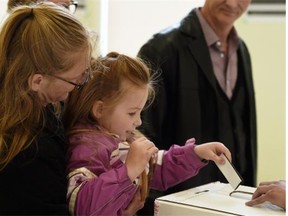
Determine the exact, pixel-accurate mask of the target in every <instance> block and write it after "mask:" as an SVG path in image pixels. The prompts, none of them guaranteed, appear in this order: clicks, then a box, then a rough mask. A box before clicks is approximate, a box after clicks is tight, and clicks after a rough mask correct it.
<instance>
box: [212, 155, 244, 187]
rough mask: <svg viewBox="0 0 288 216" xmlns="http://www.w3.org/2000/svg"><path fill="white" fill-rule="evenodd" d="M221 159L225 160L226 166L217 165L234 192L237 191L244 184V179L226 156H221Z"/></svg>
mask: <svg viewBox="0 0 288 216" xmlns="http://www.w3.org/2000/svg"><path fill="white" fill-rule="evenodd" d="M220 157H222V158H223V159H224V160H225V164H217V163H216V165H217V166H218V168H219V169H220V170H221V172H222V173H223V175H224V176H225V178H226V179H227V181H228V182H229V184H230V185H231V187H232V188H233V190H236V189H237V187H238V186H239V185H240V183H241V182H242V178H241V176H240V175H239V174H238V172H237V171H236V170H235V168H234V167H233V165H232V164H231V163H230V161H229V160H228V159H227V157H226V156H225V155H224V154H221V155H220Z"/></svg>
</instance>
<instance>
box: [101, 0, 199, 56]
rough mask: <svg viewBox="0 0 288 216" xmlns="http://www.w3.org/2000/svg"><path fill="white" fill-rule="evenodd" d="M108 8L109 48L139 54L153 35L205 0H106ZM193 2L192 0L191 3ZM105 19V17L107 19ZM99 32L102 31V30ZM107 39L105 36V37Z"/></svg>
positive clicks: (107, 49) (104, 2)
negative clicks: (142, 46) (140, 49)
mask: <svg viewBox="0 0 288 216" xmlns="http://www.w3.org/2000/svg"><path fill="white" fill-rule="evenodd" d="M102 2H103V4H107V7H108V14H107V15H108V20H106V21H105V22H107V25H106V28H107V29H106V30H105V29H104V31H107V41H106V43H107V44H104V46H106V47H107V48H106V49H104V50H103V53H104V54H106V53H107V52H108V51H113V50H117V51H118V52H122V53H125V54H128V55H136V54H137V52H138V50H139V48H140V46H141V45H143V44H144V43H145V42H146V41H147V40H148V39H149V38H150V37H151V35H152V34H154V33H156V32H158V31H160V30H162V29H163V28H165V27H167V26H170V25H171V24H174V23H176V22H178V21H179V20H180V19H181V18H182V17H183V16H184V15H186V14H188V13H189V11H190V10H191V8H192V7H196V6H199V5H202V4H203V2H204V1H203V0H193V1H191V0H109V1H106V0H103V1H102ZM191 2H192V3H191ZM104 19H105V18H104ZM101 21H103V20H101ZM100 33H103V29H102V31H101V32H100ZM103 40H104V38H103Z"/></svg>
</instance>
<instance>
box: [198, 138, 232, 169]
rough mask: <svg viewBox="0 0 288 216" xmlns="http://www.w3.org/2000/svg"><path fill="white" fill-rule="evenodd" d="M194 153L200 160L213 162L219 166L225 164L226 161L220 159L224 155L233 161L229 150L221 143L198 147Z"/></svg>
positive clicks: (205, 144)
mask: <svg viewBox="0 0 288 216" xmlns="http://www.w3.org/2000/svg"><path fill="white" fill-rule="evenodd" d="M194 151H195V153H196V154H197V156H198V157H199V158H200V159H205V160H212V161H214V162H215V163H218V164H224V163H225V161H224V159H223V158H221V157H220V155H221V154H222V153H223V154H225V156H226V157H227V158H228V160H229V161H230V162H231V161H232V158H231V153H230V151H229V149H228V148H227V147H226V146H225V145H223V144H222V143H220V142H210V143H204V144H201V145H196V146H195V148H194Z"/></svg>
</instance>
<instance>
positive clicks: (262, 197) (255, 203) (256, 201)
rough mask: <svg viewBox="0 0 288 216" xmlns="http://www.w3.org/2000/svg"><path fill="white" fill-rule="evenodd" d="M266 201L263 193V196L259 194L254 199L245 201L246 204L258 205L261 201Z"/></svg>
mask: <svg viewBox="0 0 288 216" xmlns="http://www.w3.org/2000/svg"><path fill="white" fill-rule="evenodd" d="M266 201H268V199H267V196H266V195H263V196H259V197H257V198H255V199H252V200H250V201H248V202H246V205H248V206H254V205H259V204H261V203H264V202H266Z"/></svg>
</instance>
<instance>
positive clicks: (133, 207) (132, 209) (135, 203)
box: [124, 190, 145, 216]
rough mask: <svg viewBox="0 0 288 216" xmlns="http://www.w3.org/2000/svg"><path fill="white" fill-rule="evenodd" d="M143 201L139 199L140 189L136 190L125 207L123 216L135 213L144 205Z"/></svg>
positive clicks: (130, 215)
mask: <svg viewBox="0 0 288 216" xmlns="http://www.w3.org/2000/svg"><path fill="white" fill-rule="evenodd" d="M144 203H145V201H144V200H143V201H141V193H140V190H138V191H137V193H136V194H135V195H134V198H133V200H132V201H131V203H130V204H129V206H128V207H127V208H126V209H125V211H124V216H132V215H135V214H136V212H137V211H139V210H140V209H142V208H143V207H144Z"/></svg>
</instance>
